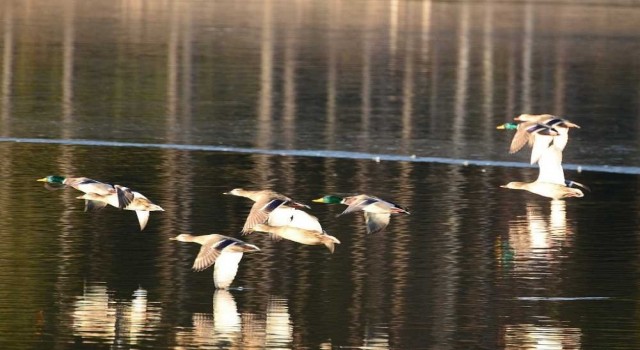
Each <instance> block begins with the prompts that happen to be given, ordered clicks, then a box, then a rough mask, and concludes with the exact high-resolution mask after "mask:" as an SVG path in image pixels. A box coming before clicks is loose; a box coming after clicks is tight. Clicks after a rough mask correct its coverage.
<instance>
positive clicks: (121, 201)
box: [114, 185, 135, 209]
mask: <svg viewBox="0 0 640 350" xmlns="http://www.w3.org/2000/svg"><path fill="white" fill-rule="evenodd" d="M114 188H115V189H116V195H117V196H118V208H120V209H126V208H127V207H128V206H129V205H130V204H131V203H132V202H133V200H134V199H135V193H134V192H133V191H131V189H130V188H128V187H124V186H120V185H115V186H114Z"/></svg>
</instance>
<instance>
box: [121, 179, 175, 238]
mask: <svg viewBox="0 0 640 350" xmlns="http://www.w3.org/2000/svg"><path fill="white" fill-rule="evenodd" d="M115 187H116V189H117V191H118V198H119V199H120V200H119V204H120V206H121V208H122V209H124V210H133V211H135V212H136V216H137V217H138V223H139V224H140V231H142V230H144V228H145V227H146V226H147V223H148V222H149V212H152V211H164V209H162V207H160V206H159V205H157V204H154V203H153V202H151V201H150V200H149V198H147V197H145V196H144V195H143V194H142V193H140V192H136V191H132V190H131V189H130V188H128V187H124V186H120V185H115Z"/></svg>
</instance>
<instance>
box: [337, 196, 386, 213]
mask: <svg viewBox="0 0 640 350" xmlns="http://www.w3.org/2000/svg"><path fill="white" fill-rule="evenodd" d="M377 202H380V199H378V198H375V197H369V196H361V198H358V197H353V200H350V199H348V200H347V203H349V206H348V207H347V209H345V210H344V211H343V212H342V213H340V214H338V216H340V215H344V214H349V213H353V212H354V211H359V210H363V209H364V208H365V207H367V206H369V205H371V204H374V203H377Z"/></svg>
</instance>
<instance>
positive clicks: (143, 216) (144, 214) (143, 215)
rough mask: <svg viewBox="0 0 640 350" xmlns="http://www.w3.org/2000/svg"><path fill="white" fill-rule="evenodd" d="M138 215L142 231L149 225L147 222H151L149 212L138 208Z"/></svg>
mask: <svg viewBox="0 0 640 350" xmlns="http://www.w3.org/2000/svg"><path fill="white" fill-rule="evenodd" d="M136 216H137V217H138V223H139V224H140V231H142V230H144V228H145V227H147V223H148V222H149V212H148V211H146V210H136Z"/></svg>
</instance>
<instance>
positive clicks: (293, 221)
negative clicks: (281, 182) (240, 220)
mask: <svg viewBox="0 0 640 350" xmlns="http://www.w3.org/2000/svg"><path fill="white" fill-rule="evenodd" d="M223 194H227V195H232V196H238V197H245V198H249V199H251V200H252V201H254V203H253V206H252V207H251V210H250V211H249V214H248V215H247V219H246V220H245V223H244V226H243V227H242V233H243V234H249V233H251V232H252V231H253V228H254V227H255V226H256V225H258V224H264V223H267V224H268V225H269V226H293V227H297V228H301V229H305V230H311V231H318V232H322V226H321V225H320V222H318V218H316V217H315V216H313V215H310V214H308V213H307V212H305V211H303V210H300V209H301V208H309V206H308V205H306V204H304V203H300V202H297V201H294V200H293V199H291V198H289V197H287V196H285V195H283V194H280V193H278V192H274V191H271V190H258V191H252V190H245V189H242V188H235V189H233V190H231V191H229V192H224V193H223Z"/></svg>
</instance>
